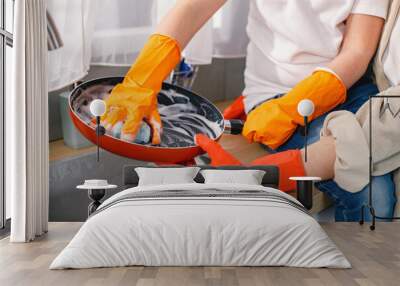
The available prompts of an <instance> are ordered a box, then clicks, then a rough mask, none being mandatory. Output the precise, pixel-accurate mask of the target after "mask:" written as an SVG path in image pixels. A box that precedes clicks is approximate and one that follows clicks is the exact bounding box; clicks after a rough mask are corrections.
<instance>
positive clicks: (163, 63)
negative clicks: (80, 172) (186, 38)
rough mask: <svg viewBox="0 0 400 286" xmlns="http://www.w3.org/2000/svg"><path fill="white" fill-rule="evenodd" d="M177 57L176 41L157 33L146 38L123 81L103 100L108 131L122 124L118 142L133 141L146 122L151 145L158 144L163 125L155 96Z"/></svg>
mask: <svg viewBox="0 0 400 286" xmlns="http://www.w3.org/2000/svg"><path fill="white" fill-rule="evenodd" d="M180 55H181V53H180V48H179V45H178V43H177V42H176V40H174V39H172V38H170V37H168V36H164V35H158V34H155V35H152V36H151V37H150V38H149V40H148V42H147V44H146V45H145V46H144V48H143V49H142V51H141V53H140V55H139V56H138V58H137V59H136V61H135V63H134V64H133V65H132V67H131V68H130V70H129V71H128V73H127V74H126V75H125V78H124V80H123V82H122V83H120V84H117V85H116V86H115V87H114V89H113V90H112V92H111V94H110V96H109V97H108V98H107V99H106V104H107V111H106V113H105V115H104V116H103V117H102V124H103V125H104V126H105V127H106V129H107V130H110V129H112V128H113V126H114V125H115V124H116V123H118V122H120V121H123V122H124V125H123V127H122V133H121V139H123V140H127V141H131V142H133V141H134V140H135V137H136V134H137V132H138V131H139V127H140V125H141V124H142V121H143V120H145V121H146V122H147V123H148V124H149V125H150V127H151V129H152V144H159V143H160V141H161V127H162V126H161V118H160V115H159V113H158V110H157V94H158V92H159V91H160V89H161V85H162V82H163V80H164V79H165V78H166V77H167V76H168V75H169V73H170V72H171V71H172V70H173V69H174V68H175V66H176V65H177V64H178V63H179V61H180Z"/></svg>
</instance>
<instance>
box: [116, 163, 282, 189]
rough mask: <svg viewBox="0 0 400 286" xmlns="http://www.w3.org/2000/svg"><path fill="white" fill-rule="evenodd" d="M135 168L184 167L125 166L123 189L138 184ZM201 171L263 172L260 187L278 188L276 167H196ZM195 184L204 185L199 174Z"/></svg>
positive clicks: (176, 166) (175, 166) (277, 170)
mask: <svg viewBox="0 0 400 286" xmlns="http://www.w3.org/2000/svg"><path fill="white" fill-rule="evenodd" d="M137 167H146V168H183V167H185V166H178V165H174V166H151V165H150V166H149V165H145V164H143V165H125V166H124V168H123V175H122V182H123V188H124V189H128V188H132V187H136V186H137V185H138V183H139V177H138V175H137V173H136V171H135V168H137ZM197 167H199V168H201V169H202V170H209V169H217V170H263V171H265V175H264V177H263V180H262V185H263V186H265V187H271V188H278V185H279V169H278V168H277V167H276V166H248V167H247V166H222V167H212V166H197ZM194 180H195V181H196V182H197V183H204V178H203V176H202V175H201V174H200V173H199V174H198V175H197V176H196V178H195V179H194Z"/></svg>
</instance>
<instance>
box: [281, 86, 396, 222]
mask: <svg viewBox="0 0 400 286" xmlns="http://www.w3.org/2000/svg"><path fill="white" fill-rule="evenodd" d="M377 93H378V89H377V87H376V86H375V85H374V84H372V83H366V84H362V85H357V86H355V87H353V88H351V89H349V90H348V92H347V100H346V102H344V103H343V104H341V105H340V106H338V107H337V108H335V109H334V110H347V111H350V112H353V113H356V112H357V110H358V109H359V108H360V107H361V106H362V105H363V104H364V103H365V102H366V101H368V98H369V95H374V94H377ZM326 116H327V114H325V115H323V116H321V117H318V118H317V119H315V120H314V121H312V122H311V123H310V125H309V130H308V134H309V135H308V142H309V143H310V144H312V143H314V142H316V141H318V140H319V139H320V130H321V128H322V125H323V123H324V120H325V117H326ZM303 147H304V136H303V135H302V134H301V131H300V130H297V131H296V132H295V134H294V135H293V136H292V137H291V138H290V139H289V140H288V141H287V142H286V143H285V144H284V145H282V146H281V147H279V148H278V149H277V151H278V152H281V151H286V150H290V149H300V148H303ZM372 184H373V185H372V186H373V190H374V191H373V206H374V207H375V212H376V215H377V216H381V217H391V216H393V213H394V206H395V204H396V196H395V186H394V183H393V179H392V175H391V174H387V175H384V176H380V177H374V178H373V180H372ZM316 186H317V188H318V189H319V190H321V191H322V192H324V193H326V194H327V195H328V196H329V197H331V198H332V199H333V200H334V202H335V220H336V221H358V220H359V219H360V210H361V206H362V205H364V204H366V203H367V202H368V189H369V187H368V186H367V187H365V188H364V189H362V190H361V191H360V192H357V193H350V192H348V191H346V190H343V189H342V188H340V187H339V186H338V185H337V184H336V183H335V182H334V181H332V180H329V181H324V182H320V183H318V184H316ZM365 214H366V216H365V220H366V221H368V220H370V219H371V215H370V213H369V212H367V211H366V212H365Z"/></svg>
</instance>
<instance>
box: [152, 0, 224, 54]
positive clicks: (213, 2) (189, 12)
mask: <svg viewBox="0 0 400 286" xmlns="http://www.w3.org/2000/svg"><path fill="white" fill-rule="evenodd" d="M225 2H226V0H179V1H178V2H177V3H176V5H175V6H174V7H173V8H172V9H171V11H169V12H168V14H167V15H166V16H165V17H164V19H163V20H162V21H161V22H160V23H159V25H158V27H157V28H156V31H155V32H156V33H158V34H161V35H166V36H169V37H171V38H173V39H175V40H176V41H177V42H178V43H179V45H180V48H181V49H184V48H185V47H186V45H187V44H188V43H189V41H190V40H191V39H192V38H193V36H194V35H195V34H196V32H197V31H198V30H199V29H200V28H201V27H202V26H203V25H204V24H205V23H206V22H207V21H208V20H209V19H210V18H211V16H213V15H214V14H215V12H217V11H218V10H219V8H221V7H222V6H223V5H224V4H225Z"/></svg>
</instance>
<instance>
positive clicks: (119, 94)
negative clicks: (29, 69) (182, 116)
mask: <svg viewBox="0 0 400 286" xmlns="http://www.w3.org/2000/svg"><path fill="white" fill-rule="evenodd" d="M224 3H225V0H180V1H178V3H177V4H176V5H175V6H174V8H173V9H172V10H171V11H170V12H169V13H168V14H167V16H165V18H164V19H163V20H162V21H161V23H160V24H159V26H158V28H157V29H156V31H155V33H154V34H153V35H151V36H150V38H149V40H148V41H147V43H146V45H145V46H144V48H143V49H142V51H141V52H140V54H139V56H138V57H137V59H136V60H135V63H134V64H133V65H132V67H131V68H130V69H129V71H128V73H127V74H126V75H125V78H124V80H123V82H122V83H120V84H117V85H116V86H115V87H114V88H113V90H112V92H111V94H110V96H109V97H108V98H107V99H106V104H107V111H106V114H105V115H103V117H102V124H103V125H104V126H105V127H106V130H107V132H109V133H112V134H116V136H117V137H120V138H121V139H122V140H126V141H128V142H134V141H135V140H136V136H137V134H138V132H139V130H140V128H142V126H143V121H145V122H146V123H147V124H148V125H150V127H151V134H152V136H151V139H149V140H151V143H152V144H155V145H157V144H160V142H161V132H162V122H161V117H160V114H159V113H158V110H157V94H158V92H159V90H160V89H161V85H162V82H163V80H164V79H165V78H166V77H167V76H168V75H169V74H170V73H171V71H172V70H173V69H174V67H175V66H176V65H177V64H179V61H180V59H181V50H182V49H183V48H185V46H186V45H187V43H188V42H189V41H190V39H191V38H192V37H193V36H194V35H195V34H196V32H197V31H198V30H199V29H200V28H201V27H202V26H203V25H204V23H205V22H207V20H208V19H209V18H210V17H211V16H212V15H213V14H214V13H215V12H216V11H217V10H218V9H219V8H220V7H221V6H222V5H223V4H224ZM122 122H123V123H122ZM117 123H122V124H123V126H122V129H121V128H120V124H117ZM146 139H147V138H146ZM141 141H143V140H142V139H141Z"/></svg>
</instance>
